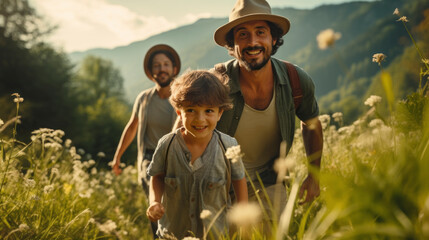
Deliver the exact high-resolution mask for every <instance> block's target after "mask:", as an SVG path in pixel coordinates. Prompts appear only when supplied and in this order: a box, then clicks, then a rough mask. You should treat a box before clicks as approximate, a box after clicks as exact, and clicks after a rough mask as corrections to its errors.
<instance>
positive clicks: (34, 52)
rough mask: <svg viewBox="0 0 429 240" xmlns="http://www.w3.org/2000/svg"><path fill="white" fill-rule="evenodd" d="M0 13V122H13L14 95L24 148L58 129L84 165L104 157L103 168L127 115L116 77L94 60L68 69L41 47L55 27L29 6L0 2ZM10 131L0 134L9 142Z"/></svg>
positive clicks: (21, 0) (61, 57)
mask: <svg viewBox="0 0 429 240" xmlns="http://www.w3.org/2000/svg"><path fill="white" fill-rule="evenodd" d="M0 9H1V10H0V20H3V21H0V119H2V120H3V121H6V120H8V119H11V118H12V117H14V115H15V114H16V109H15V108H16V106H15V105H14V104H13V97H12V96H11V95H12V94H13V93H18V94H20V95H21V97H23V98H24V102H23V103H22V104H21V105H20V115H21V119H20V121H21V124H20V125H19V126H18V128H17V132H18V134H17V136H18V139H19V140H21V141H24V142H28V140H29V137H30V135H31V132H32V131H33V130H36V129H39V128H50V129H61V130H63V131H64V132H65V133H66V136H65V138H68V139H71V140H72V141H73V144H74V145H75V146H76V147H78V148H80V149H81V150H80V152H81V153H83V152H86V154H83V156H86V157H87V158H88V159H90V158H94V159H95V158H96V156H97V154H98V153H100V152H101V153H104V154H98V160H100V161H99V162H100V166H106V164H107V162H108V161H110V160H111V159H110V158H111V157H112V156H113V154H114V151H115V150H116V144H117V142H118V141H119V137H120V135H121V132H122V129H123V127H124V125H125V124H126V121H127V119H128V117H129V115H130V108H131V106H130V105H129V103H127V101H125V100H124V93H123V81H124V80H123V77H122V76H121V73H120V71H119V70H118V69H117V68H116V67H115V66H114V65H113V64H112V62H111V61H109V60H105V59H102V58H99V57H95V56H87V57H86V58H85V59H84V60H83V61H82V62H81V64H79V65H77V66H76V65H74V64H72V63H71V61H70V60H69V58H68V56H67V54H66V53H64V52H62V51H61V50H58V49H55V48H54V47H53V46H51V45H50V44H49V43H46V42H44V41H43V37H44V36H46V35H47V34H50V33H51V32H52V31H54V30H55V26H49V24H48V23H46V22H45V21H44V19H43V17H42V16H40V15H38V14H37V12H36V11H35V9H34V8H32V7H31V6H30V5H29V3H28V1H26V0H18V1H16V0H1V1H0ZM10 131H11V130H9V132H8V131H5V132H2V133H1V134H2V135H4V136H11V134H10ZM133 151H135V149H134V148H133V150H130V151H129V153H130V154H132V152H133ZM103 156H105V157H103ZM101 157H102V158H101Z"/></svg>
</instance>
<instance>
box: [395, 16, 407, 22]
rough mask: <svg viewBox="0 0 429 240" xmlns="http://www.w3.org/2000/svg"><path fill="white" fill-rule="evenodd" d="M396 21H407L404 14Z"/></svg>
mask: <svg viewBox="0 0 429 240" xmlns="http://www.w3.org/2000/svg"><path fill="white" fill-rule="evenodd" d="M396 21H398V22H399V21H402V22H404V23H406V22H408V19H407V17H406V16H402V17H400V18H399V19H398V20H396Z"/></svg>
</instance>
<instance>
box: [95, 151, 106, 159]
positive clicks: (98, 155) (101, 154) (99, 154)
mask: <svg viewBox="0 0 429 240" xmlns="http://www.w3.org/2000/svg"><path fill="white" fill-rule="evenodd" d="M97 157H99V158H104V157H106V154H104V152H98V153H97Z"/></svg>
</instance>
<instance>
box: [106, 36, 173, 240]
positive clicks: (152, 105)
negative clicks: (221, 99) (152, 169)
mask: <svg viewBox="0 0 429 240" xmlns="http://www.w3.org/2000/svg"><path fill="white" fill-rule="evenodd" d="M143 69H144V71H145V73H146V76H147V77H148V78H149V79H150V80H151V81H153V82H154V83H155V86H154V87H153V88H150V89H147V90H145V91H142V92H141V93H140V94H139V95H138V96H137V98H136V100H135V102H134V107H133V112H132V114H131V118H130V120H129V121H128V123H127V125H126V126H125V128H124V131H123V133H122V136H121V139H120V141H119V144H118V148H117V149H116V153H115V156H114V158H113V172H114V173H115V174H116V175H119V174H120V173H121V172H122V170H121V168H120V162H121V157H122V154H123V153H124V152H125V150H126V149H127V148H128V146H129V145H130V144H131V142H132V141H133V140H134V137H135V136H136V133H137V150H138V156H137V167H138V176H139V180H140V181H141V184H142V186H143V190H144V192H145V194H146V197H148V196H149V190H148V189H149V180H150V176H149V175H147V174H146V169H147V167H148V166H149V163H150V161H151V160H152V155H153V152H154V149H155V148H156V146H157V143H158V140H159V139H160V138H161V137H162V136H164V135H165V134H167V133H169V132H170V131H171V130H172V128H173V125H174V122H175V120H176V116H177V115H176V112H175V111H174V109H173V107H172V106H171V105H170V102H169V101H168V98H169V97H170V83H171V82H172V80H173V79H174V78H175V77H176V76H177V75H178V73H179V72H180V58H179V55H178V54H177V52H176V51H175V50H174V49H173V48H172V47H170V46H168V45H165V44H159V45H155V46H153V47H152V48H150V49H149V50H148V52H147V53H146V55H145V58H144V61H143ZM151 225H152V226H151V227H152V231H153V234H154V238H155V233H156V229H157V226H156V223H153V222H151Z"/></svg>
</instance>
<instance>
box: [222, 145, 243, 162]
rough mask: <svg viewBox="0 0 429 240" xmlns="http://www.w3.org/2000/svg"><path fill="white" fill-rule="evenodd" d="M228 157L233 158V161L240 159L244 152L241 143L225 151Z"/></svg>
mask: <svg viewBox="0 0 429 240" xmlns="http://www.w3.org/2000/svg"><path fill="white" fill-rule="evenodd" d="M225 156H226V158H228V159H231V162H232V163H235V162H237V161H239V160H240V159H241V158H242V157H243V156H244V154H243V153H242V152H241V147H240V145H237V146H232V147H229V148H228V149H227V150H226V153H225Z"/></svg>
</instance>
